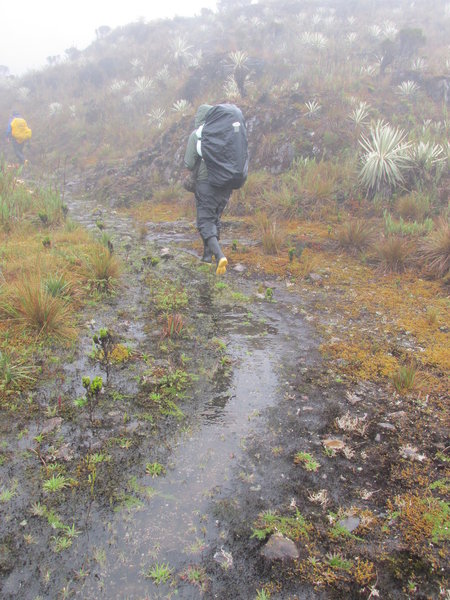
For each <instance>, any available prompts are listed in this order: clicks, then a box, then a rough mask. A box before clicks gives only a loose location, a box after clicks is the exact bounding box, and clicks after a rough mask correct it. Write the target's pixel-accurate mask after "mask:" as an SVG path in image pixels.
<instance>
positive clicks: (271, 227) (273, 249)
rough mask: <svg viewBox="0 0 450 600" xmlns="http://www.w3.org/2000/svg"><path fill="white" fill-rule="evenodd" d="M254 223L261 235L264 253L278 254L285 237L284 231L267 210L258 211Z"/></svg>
mask: <svg viewBox="0 0 450 600" xmlns="http://www.w3.org/2000/svg"><path fill="white" fill-rule="evenodd" d="M254 223H255V227H256V228H257V229H258V231H259V234H260V236H261V242H262V247H263V252H264V254H268V255H272V256H273V255H277V254H278V253H279V251H280V249H281V246H282V244H283V241H284V239H285V235H284V234H283V231H282V230H281V229H280V228H278V227H277V224H276V222H275V221H273V220H272V219H271V218H270V217H268V216H267V214H266V213H265V212H259V213H257V214H256V215H255V217H254Z"/></svg>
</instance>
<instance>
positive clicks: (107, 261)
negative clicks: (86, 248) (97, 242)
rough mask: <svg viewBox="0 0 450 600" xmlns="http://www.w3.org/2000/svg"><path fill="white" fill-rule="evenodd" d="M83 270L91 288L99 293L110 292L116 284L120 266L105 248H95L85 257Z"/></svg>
mask: <svg viewBox="0 0 450 600" xmlns="http://www.w3.org/2000/svg"><path fill="white" fill-rule="evenodd" d="M84 270H85V274H86V277H87V279H88V282H89V285H90V286H91V288H93V289H96V290H97V291H99V292H110V291H111V290H112V289H113V288H114V286H115V285H116V283H117V278H118V276H119V274H120V271H121V265H120V262H119V260H118V259H117V258H116V257H115V256H114V254H110V252H109V250H108V249H107V248H105V247H103V246H97V247H96V248H94V250H93V251H92V252H91V253H90V254H89V255H88V256H87V257H86V259H85V262H84Z"/></svg>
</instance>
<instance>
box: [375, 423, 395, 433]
mask: <svg viewBox="0 0 450 600" xmlns="http://www.w3.org/2000/svg"><path fill="white" fill-rule="evenodd" d="M378 427H381V428H382V429H388V430H389V431H395V425H392V423H378Z"/></svg>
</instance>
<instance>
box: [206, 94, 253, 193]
mask: <svg viewBox="0 0 450 600" xmlns="http://www.w3.org/2000/svg"><path fill="white" fill-rule="evenodd" d="M197 137H198V138H199V141H198V143H197V151H198V153H199V154H200V156H201V157H202V158H203V160H204V161H205V163H206V168H207V170H208V181H209V183H210V184H211V185H212V186H214V187H219V188H229V189H234V190H236V189H239V188H240V187H242V186H243V185H244V183H245V181H246V179H247V175H248V148H247V127H246V125H245V121H244V117H243V115H242V112H241V111H240V109H239V108H238V107H237V106H235V105H234V104H217V105H216V106H213V107H212V108H211V109H210V110H209V111H208V113H207V114H206V119H205V123H204V125H202V126H201V127H199V128H198V129H197Z"/></svg>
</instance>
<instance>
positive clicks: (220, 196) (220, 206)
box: [216, 190, 231, 240]
mask: <svg viewBox="0 0 450 600" xmlns="http://www.w3.org/2000/svg"><path fill="white" fill-rule="evenodd" d="M230 196H231V191H229V190H218V191H217V193H216V203H217V204H216V228H217V239H218V240H220V230H221V222H220V219H221V217H222V213H223V211H224V210H225V207H226V205H227V203H228V200H229V199H230Z"/></svg>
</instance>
